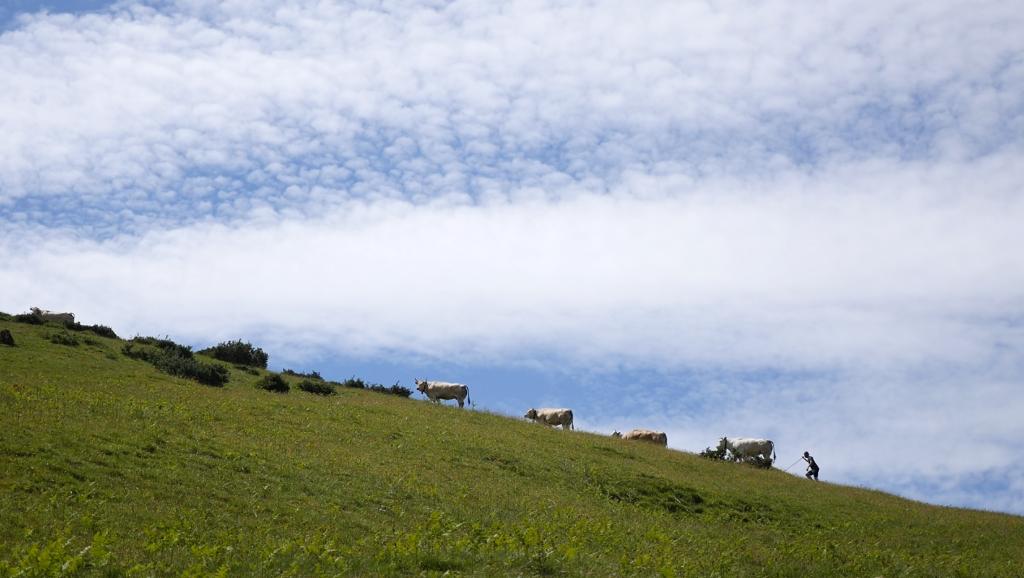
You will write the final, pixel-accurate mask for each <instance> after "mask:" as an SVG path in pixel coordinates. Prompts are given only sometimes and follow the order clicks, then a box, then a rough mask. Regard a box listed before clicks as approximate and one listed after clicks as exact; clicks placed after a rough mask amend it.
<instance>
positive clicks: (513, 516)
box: [0, 320, 1024, 576]
mask: <svg viewBox="0 0 1024 578" xmlns="http://www.w3.org/2000/svg"><path fill="white" fill-rule="evenodd" d="M0 329H9V330H10V331H11V332H12V334H13V336H14V338H15V340H16V342H17V346H16V347H13V348H12V347H5V346H0V576H15V575H17V576H23V575H24V576H31V575H63V574H67V575H71V574H75V573H82V574H86V575H92V574H98V575H117V576H120V575H132V576H148V575H188V576H199V575H230V576H240V575H266V576H270V575H274V576H276V575H291V576H310V575H336V574H350V575H376V574H389V575H410V574H413V575H415V574H428V575H429V574H436V575H440V574H442V573H444V572H446V571H447V572H450V573H451V574H460V575H479V576H484V575H590V576H612V575H641V576H655V575H664V576H795V575H801V576H808V575H810V576H820V575H836V576H1022V575H1024V518H1021V517H1015V516H1008V515H1000V514H993V513H984V512H976V511H969V510H960V509H951V508H940V507H935V506H928V505H924V504H920V503H915V502H911V501H907V500H903V499H899V498H896V497H893V496H890V495H886V494H883V493H880V492H874V491H867V490H862V489H856V488H849V487H842V486H836V485H832V484H828V483H817V484H815V483H812V482H808V481H806V480H803V479H799V478H795V477H793V476H789V475H786V474H782V473H780V472H775V471H763V470H755V469H753V468H750V467H746V466H739V465H733V464H726V463H716V462H710V461H707V460H703V459H701V458H699V457H696V456H694V455H690V454H686V453H682V452H675V451H670V450H666V449H663V448H660V447H654V446H649V445H643V444H640V443H636V442H626V441H622V440H616V439H612V438H610V437H602V436H596V435H591V434H585V433H568V432H562V431H555V430H551V429H547V428H545V427H542V426H538V425H535V424H530V423H525V422H524V421H519V420H513V419H508V418H505V417H501V416H496V415H490V414H486V413H480V412H473V411H468V410H467V411H463V410H458V409H454V408H450V407H437V406H432V405H431V404H428V403H425V402H422V401H417V400H409V399H402V398H399V397H395V396H390V395H381V394H378V393H372V392H367V391H360V390H354V389H340V390H339V392H338V394H337V395H334V396H329V397H323V396H317V395H312V394H309V393H305V392H303V391H299V390H298V389H296V388H294V387H293V388H292V390H291V392H290V393H286V394H275V393H271V392H268V391H264V390H261V389H257V388H256V387H255V386H254V384H255V383H256V381H257V380H258V379H259V378H260V377H261V375H262V374H265V373H266V372H264V371H256V372H246V371H242V370H240V369H237V368H235V367H234V366H232V365H230V364H224V365H225V367H227V368H228V370H229V371H230V380H229V382H228V383H227V385H226V386H224V387H209V386H204V385H200V384H199V383H197V382H195V381H190V380H186V379H181V378H176V377H171V376H169V375H166V374H163V373H160V372H158V371H157V370H156V369H155V368H154V367H153V366H152V365H150V364H148V363H146V362H144V361H139V360H135V359H129V358H128V357H126V356H124V355H123V354H122V353H121V348H122V343H123V342H121V341H118V340H116V339H108V338H103V337H99V336H95V335H92V334H90V333H76V334H74V335H76V336H77V338H78V341H79V344H78V345H63V344H59V343H54V342H53V341H51V336H52V335H53V334H59V333H61V332H62V330H60V329H58V328H56V327H50V326H31V325H24V324H17V323H13V322H10V321H3V320H0ZM57 341H60V339H57ZM272 353H273V352H271V354H272ZM207 361H210V360H207ZM214 363H218V362H214ZM252 373H258V374H261V375H253V374H252ZM286 378H287V379H289V380H291V381H292V382H293V383H296V382H297V381H298V380H297V379H296V378H294V377H286ZM22 572H24V573H22Z"/></svg>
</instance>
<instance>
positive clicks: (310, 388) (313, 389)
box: [299, 379, 336, 395]
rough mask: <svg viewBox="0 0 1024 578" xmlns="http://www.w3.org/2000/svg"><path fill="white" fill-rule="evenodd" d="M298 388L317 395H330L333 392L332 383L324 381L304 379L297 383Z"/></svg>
mask: <svg viewBox="0 0 1024 578" xmlns="http://www.w3.org/2000/svg"><path fill="white" fill-rule="evenodd" d="M299 389H301V390H302V391H306V392H309V393H315V394H317V395H332V394H334V393H336V392H335V390H334V385H333V384H331V383H328V382H326V381H316V380H313V379H304V380H302V381H301V382H300V383H299Z"/></svg>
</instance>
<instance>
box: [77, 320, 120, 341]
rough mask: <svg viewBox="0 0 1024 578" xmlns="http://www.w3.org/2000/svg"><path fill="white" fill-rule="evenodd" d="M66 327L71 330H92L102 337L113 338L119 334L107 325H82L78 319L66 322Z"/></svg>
mask: <svg viewBox="0 0 1024 578" xmlns="http://www.w3.org/2000/svg"><path fill="white" fill-rule="evenodd" d="M64 327H66V328H67V329H70V330H71V331H91V332H93V333H95V334H96V335H99V336H100V337H109V338H111V339H117V338H118V337H117V334H116V333H114V330H113V329H111V328H109V327H107V326H106V325H82V324H81V323H79V322H77V321H72V322H66V323H64Z"/></svg>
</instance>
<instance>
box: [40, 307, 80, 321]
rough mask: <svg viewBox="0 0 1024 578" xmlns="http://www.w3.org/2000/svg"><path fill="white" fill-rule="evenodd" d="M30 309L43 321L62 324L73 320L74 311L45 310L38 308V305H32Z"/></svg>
mask: <svg viewBox="0 0 1024 578" xmlns="http://www.w3.org/2000/svg"><path fill="white" fill-rule="evenodd" d="M31 311H32V314H33V315H35V316H36V317H38V318H40V319H42V320H43V321H55V322H57V323H62V324H63V323H74V322H75V314H74V313H58V312H56V311H47V310H46V309H40V308H38V307H33V308H32V309H31Z"/></svg>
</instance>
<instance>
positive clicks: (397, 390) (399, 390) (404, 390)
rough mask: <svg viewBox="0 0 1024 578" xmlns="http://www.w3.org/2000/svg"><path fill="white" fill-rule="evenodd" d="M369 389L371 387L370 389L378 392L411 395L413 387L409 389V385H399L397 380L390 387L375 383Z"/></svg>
mask: <svg viewBox="0 0 1024 578" xmlns="http://www.w3.org/2000/svg"><path fill="white" fill-rule="evenodd" d="M367 389H369V390H370V391H375V392H377V393H387V394H389V395H397V396H399V397H409V396H410V395H412V390H411V389H409V388H408V387H402V386H401V385H398V382H397V381H396V382H395V384H394V385H392V386H390V387H385V386H383V385H381V384H379V383H375V384H373V385H371V386H370V387H369V388H367Z"/></svg>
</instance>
